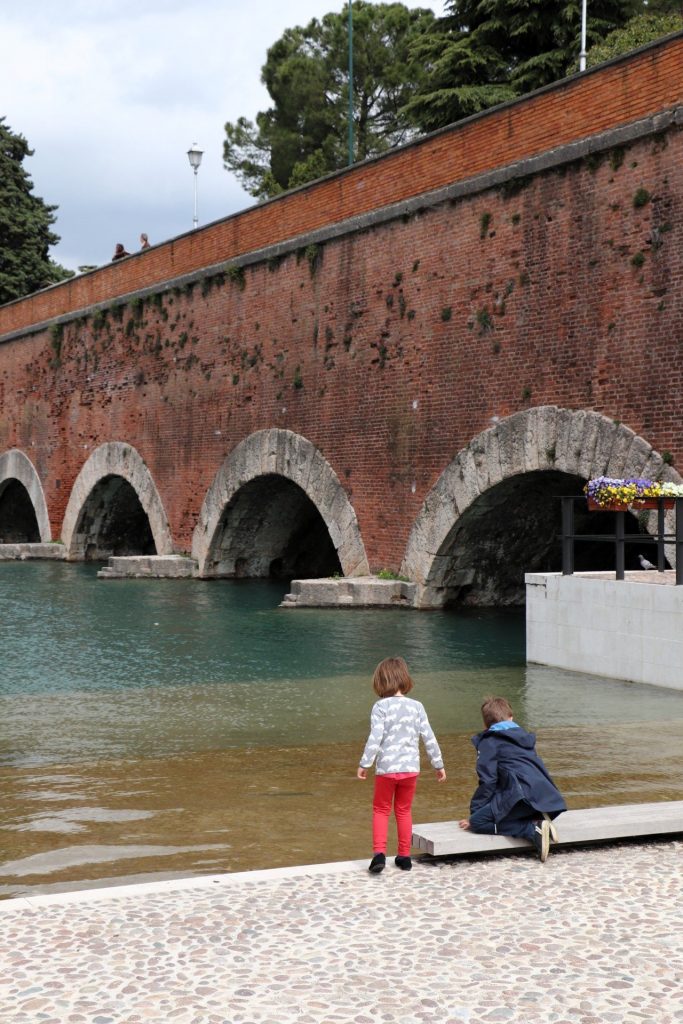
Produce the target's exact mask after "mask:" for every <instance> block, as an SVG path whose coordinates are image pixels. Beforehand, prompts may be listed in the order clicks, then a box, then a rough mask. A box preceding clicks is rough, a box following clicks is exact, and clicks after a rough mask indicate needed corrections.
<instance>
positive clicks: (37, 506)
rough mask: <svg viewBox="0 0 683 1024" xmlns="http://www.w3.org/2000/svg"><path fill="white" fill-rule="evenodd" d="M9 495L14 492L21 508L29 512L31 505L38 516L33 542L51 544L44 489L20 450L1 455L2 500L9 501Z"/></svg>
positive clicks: (32, 529)
mask: <svg viewBox="0 0 683 1024" xmlns="http://www.w3.org/2000/svg"><path fill="white" fill-rule="evenodd" d="M10 491H13V492H15V495H14V496H15V500H16V501H18V503H19V507H20V508H22V509H25V510H28V504H29V503H30V506H31V509H32V512H33V515H34V516H35V523H34V522H33V521H31V523H30V535H31V538H32V539H35V540H36V541H40V542H42V543H43V544H48V543H49V542H50V541H51V540H52V531H51V528H50V517H49V516H48V512H47V502H46V501H45V493H44V492H43V485H42V484H41V482H40V477H39V476H38V473H37V471H36V468H35V466H34V465H33V463H32V462H31V460H30V459H29V458H28V457H27V456H26V455H24V453H23V452H22V451H20V450H19V449H18V448H12V449H11V450H10V451H8V452H4V453H3V454H2V455H0V500H1V499H2V497H3V496H4V497H5V498H8V497H9V492H10ZM3 539H5V538H3ZM12 542H13V543H16V542H17V541H16V540H13V541H12Z"/></svg>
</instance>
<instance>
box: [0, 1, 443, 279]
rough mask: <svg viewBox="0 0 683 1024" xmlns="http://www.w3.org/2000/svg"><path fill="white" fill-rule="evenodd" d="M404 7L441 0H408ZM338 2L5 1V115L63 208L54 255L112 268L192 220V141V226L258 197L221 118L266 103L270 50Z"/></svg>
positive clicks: (31, 167) (0, 107)
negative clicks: (242, 182)
mask: <svg viewBox="0 0 683 1024" xmlns="http://www.w3.org/2000/svg"><path fill="white" fill-rule="evenodd" d="M404 2H405V3H406V4H407V6H408V7H431V8H432V10H434V11H435V12H436V13H437V14H439V15H440V14H442V13H443V4H442V3H441V2H440V0H439V2H436V3H431V4H430V3H424V2H423V3H420V2H419V0H404ZM345 8H346V4H345V3H344V2H343V0H336V2H335V0H288V2H287V3H282V2H281V0H252V2H251V3H249V2H246V3H245V2H240V3H238V2H237V0H220V2H219V0H194V2H193V3H190V2H188V0H184V2H183V0H163V2H162V0H62V2H60V3H56V2H55V0H32V2H31V3H30V4H19V3H12V2H11V0H5V2H4V3H2V5H1V10H0V37H1V38H2V51H3V59H2V61H1V62H0V116H2V115H4V116H5V118H6V124H7V125H9V127H10V128H11V129H12V130H13V131H15V132H19V133H21V134H22V135H24V136H25V137H26V138H27V140H28V142H29V145H30V146H31V148H32V149H33V150H34V151H35V152H34V156H32V157H29V158H27V160H26V161H25V163H24V166H25V168H26V169H27V171H28V173H29V174H30V176H31V178H32V179H33V183H34V193H35V194H36V195H38V196H40V197H41V198H42V199H44V200H45V202H47V203H50V204H55V205H57V206H58V207H59V209H58V211H57V222H56V225H55V230H56V232H57V234H59V235H60V236H61V242H60V244H59V245H58V246H56V247H55V248H54V249H53V250H52V252H51V255H52V256H53V258H54V259H56V260H57V262H59V263H62V264H63V265H64V266H67V267H69V268H71V269H72V270H75V269H76V268H77V267H78V266H80V265H83V264H100V263H106V262H108V261H109V260H110V259H111V256H112V253H113V251H114V245H115V243H116V242H123V244H124V246H125V247H126V248H127V249H128V250H129V251H131V252H132V251H135V250H136V249H137V248H138V246H139V236H140V232H142V231H145V232H147V234H148V235H149V238H150V241H151V242H152V243H154V242H160V241H163V240H164V239H166V238H172V237H173V236H174V235H178V234H181V233H182V232H184V231H187V230H189V229H191V227H192V212H193V210H192V207H193V181H192V170H191V168H190V165H189V162H188V159H187V150H188V149H189V148H190V146H191V145H192V143H194V142H196V143H197V144H198V146H199V148H200V149H203V150H204V158H203V161H202V165H201V168H200V170H199V178H198V193H199V223H200V225H201V224H206V223H208V222H209V221H212V220H216V219H218V218H219V217H223V216H226V215H227V214H229V213H234V212H235V211H236V210H240V209H243V208H244V207H246V206H249V205H251V204H252V203H253V199H252V198H251V197H250V196H248V195H247V194H246V193H245V192H243V191H242V189H241V188H240V186H239V184H238V182H237V180H236V179H235V178H234V177H233V175H232V174H230V173H229V172H228V171H226V170H225V169H224V168H223V161H222V152H223V138H224V130H223V125H224V124H225V122H226V121H234V120H236V119H237V117H239V116H240V115H244V116H246V117H249V118H253V116H254V115H255V113H256V111H257V110H264V109H266V107H267V106H268V103H269V97H268V94H267V93H266V91H265V89H264V87H263V86H262V85H261V81H260V71H261V66H262V64H263V63H264V62H265V57H266V50H267V49H268V47H269V46H270V45H271V44H272V43H273V42H275V40H276V39H278V38H279V36H280V35H281V34H282V32H283V30H284V29H285V28H289V27H292V26H294V25H304V24H306V23H307V22H308V21H309V20H310V19H311V18H314V17H318V18H319V17H322V15H324V14H326V13H327V12H328V11H331V10H337V11H341V10H342V9H345Z"/></svg>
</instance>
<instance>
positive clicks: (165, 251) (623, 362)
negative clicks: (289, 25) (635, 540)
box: [0, 34, 683, 605]
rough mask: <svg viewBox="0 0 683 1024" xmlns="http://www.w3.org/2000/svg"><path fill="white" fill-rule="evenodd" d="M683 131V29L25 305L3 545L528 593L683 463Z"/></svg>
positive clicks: (2, 348) (434, 597) (508, 595)
mask: <svg viewBox="0 0 683 1024" xmlns="http://www.w3.org/2000/svg"><path fill="white" fill-rule="evenodd" d="M682 128H683V35H681V34H679V35H676V36H672V37H669V38H668V39H666V40H663V41H661V42H659V43H657V44H653V45H651V46H649V47H646V48H643V49H642V50H641V51H638V52H636V53H635V54H633V55H631V56H629V57H626V58H621V59H619V60H616V61H613V62H610V63H609V64H607V65H604V66H602V67H600V68H598V69H594V70H592V71H590V72H587V73H585V74H582V75H577V76H574V77H573V78H570V79H567V80H565V81H564V82H561V83H558V84H557V85H555V86H553V87H551V88H548V89H545V90H541V91H540V92H538V93H535V94H532V95H531V96H530V97H527V98H525V99H524V100H521V101H517V102H514V103H510V104H506V105H505V106H503V107H500V108H496V109H495V110H493V111H489V112H487V113H486V114H483V115H480V116H478V117H474V118H470V119H468V120H467V121H464V122H461V123H460V124H458V125H455V126H453V127H452V128H449V129H446V130H444V131H442V132H438V133H435V134H434V135H431V136H428V137H426V138H425V139H422V140H419V141H417V142H415V143H412V144H410V145H409V146H406V147H404V148H402V149H400V150H397V151H395V152H393V153H390V154H388V155H386V156H384V157H382V158H380V159H377V160H372V161H368V162H367V163H364V164H362V165H359V166H357V167H355V168H351V169H349V170H347V171H344V172H341V173H339V174H336V175H332V176H330V177H329V178H326V179H322V180H321V181H320V182H316V183H313V184H312V185H309V186H305V187H303V188H300V189H297V190H295V191H294V192H292V193H288V194H286V195H284V196H282V197H279V198H277V199H275V200H272V201H270V202H267V203H264V204H260V205H258V206H256V207H254V208H252V209H250V210H247V211H245V212H244V213H241V214H238V215H235V216H233V217H229V218H226V219H225V220H223V221H219V222H216V223H215V224H212V225H209V226H208V227H206V228H202V229H201V230H198V231H193V232H191V233H189V234H187V235H184V236H182V237H180V238H178V239H173V240H172V241H170V242H167V243H164V244H162V245H159V246H156V247H154V248H152V249H150V250H147V251H145V252H144V253H140V254H139V255H137V256H134V257H131V258H129V259H127V260H123V261H120V262H118V263H117V264H112V265H111V266H107V267H103V268H100V269H99V270H96V271H93V272H91V273H90V274H86V275H82V276H80V277H78V278H75V279H73V280H72V281H69V282H65V283H64V284H62V285H58V286H55V287H53V288H50V289H47V290H45V291H43V292H39V293H37V294H36V295H34V296H30V297H28V298H26V299H24V300H19V301H17V302H14V303H10V304H8V305H6V306H4V307H2V309H0V542H4V543H5V544H8V543H12V544H15V543H20V542H25V543H39V542H42V543H43V544H46V543H48V542H50V541H60V542H61V544H62V545H63V549H64V551H65V553H66V556H67V557H68V558H71V559H82V558H86V559H87V558H91V559H102V558H105V557H107V556H108V555H111V554H141V555H145V554H157V555H162V554H172V553H185V554H188V555H191V556H192V557H193V558H194V560H195V562H196V564H197V569H198V573H199V575H201V576H206V577H209V576H256V577H259V576H268V575H271V576H276V577H281V578H291V577H293V576H303V577H306V576H309V577H310V576H325V575H332V574H341V575H345V576H362V575H365V574H368V573H371V572H376V571H377V570H380V569H383V568H386V569H389V570H392V571H393V572H394V573H397V574H399V573H400V574H402V575H404V576H406V577H407V578H409V579H411V580H414V581H415V582H416V583H418V584H419V585H420V588H421V595H422V598H421V600H422V603H424V604H427V605H428V604H439V603H442V602H443V601H447V600H451V599H454V600H455V599H460V600H470V601H480V602H494V603H495V602H500V601H514V600H518V599H519V597H520V594H521V589H522V573H523V571H524V570H528V571H531V570H537V571H541V570H544V569H548V570H552V569H556V568H558V567H559V549H558V545H557V542H556V538H555V535H556V533H557V531H558V512H557V502H556V497H557V495H559V494H562V493H574V492H578V491H579V490H580V488H581V487H582V486H583V484H584V482H585V481H586V480H587V479H589V478H590V477H591V476H597V475H600V474H602V473H607V474H609V475H614V476H624V475H647V476H653V477H660V478H662V479H671V480H679V479H680V478H679V476H678V473H677V471H676V468H675V467H676V466H677V465H680V463H681V459H682V458H683V445H682V444H681V432H680V425H679V421H680V395H681V390H682V387H683V379H682V377H683V362H682V352H683V133H682ZM608 519H609V517H608V516H605V517H604V520H603V522H604V529H605V531H606V532H609V531H610V530H611V524H610V523H609V522H608ZM583 525H584V528H585V524H583ZM647 527H648V523H647V522H646V521H645V520H643V521H642V522H638V521H637V520H636V519H635V518H634V519H633V521H632V523H631V525H630V528H631V529H633V530H638V529H647ZM581 528H582V524H581V523H579V529H581ZM595 530H596V527H595V525H594V524H592V526H591V530H590V532H595ZM605 547H606V546H605V545H596V546H595V547H594V548H592V549H591V548H590V547H589V546H587V545H583V546H582V551H584V555H583V557H584V558H585V559H586V565H587V566H588V565H591V566H593V565H595V566H600V567H608V565H607V562H608V559H609V549H608V548H607V554H606V553H605V551H604V550H603V548H605ZM634 557H636V556H635V554H634ZM579 568H580V566H579Z"/></svg>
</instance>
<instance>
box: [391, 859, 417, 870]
mask: <svg viewBox="0 0 683 1024" xmlns="http://www.w3.org/2000/svg"><path fill="white" fill-rule="evenodd" d="M394 864H395V865H396V867H397V868H400V869H401V871H412V870H413V862H412V860H411V859H410V857H396V858H394Z"/></svg>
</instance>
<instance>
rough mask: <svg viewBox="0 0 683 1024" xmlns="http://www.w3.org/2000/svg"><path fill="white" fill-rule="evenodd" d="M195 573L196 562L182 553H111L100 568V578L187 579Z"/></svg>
mask: <svg viewBox="0 0 683 1024" xmlns="http://www.w3.org/2000/svg"><path fill="white" fill-rule="evenodd" d="M196 575H197V563H196V562H195V561H194V559H193V558H187V557H185V556H184V555H129V556H124V555H113V556H112V557H111V558H110V559H109V564H108V565H106V566H105V567H104V569H100V571H99V572H98V574H97V576H98V579H101V580H125V579H188V578H192V577H194V576H196Z"/></svg>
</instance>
